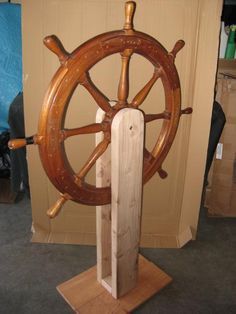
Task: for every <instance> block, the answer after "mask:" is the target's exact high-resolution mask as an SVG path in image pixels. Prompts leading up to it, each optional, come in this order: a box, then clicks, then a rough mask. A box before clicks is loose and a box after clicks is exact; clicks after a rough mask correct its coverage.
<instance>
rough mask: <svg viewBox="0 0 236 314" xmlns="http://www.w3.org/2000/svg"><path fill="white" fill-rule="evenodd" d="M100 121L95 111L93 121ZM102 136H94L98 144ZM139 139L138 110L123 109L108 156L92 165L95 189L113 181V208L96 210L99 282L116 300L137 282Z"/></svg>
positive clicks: (141, 126)
mask: <svg viewBox="0 0 236 314" xmlns="http://www.w3.org/2000/svg"><path fill="white" fill-rule="evenodd" d="M102 117H103V114H102V111H101V110H98V113H97V118H96V122H100V121H101V120H102ZM101 136H102V135H101V134H99V133H98V134H97V137H96V139H97V144H98V143H99V142H100V141H101V140H102V138H101ZM143 137H144V119H143V114H142V113H141V111H139V110H135V109H129V108H125V109H122V110H121V111H119V112H118V113H117V115H116V116H115V117H114V120H113V122H112V130H111V143H112V144H111V156H110V152H106V153H105V154H104V155H103V156H102V157H101V158H100V159H99V161H98V162H97V166H96V176H97V186H98V187H101V186H106V185H108V184H109V183H110V182H111V190H112V204H111V206H110V205H105V206H97V278H98V281H99V282H100V283H101V284H102V285H103V286H104V287H105V288H106V289H107V290H108V291H109V292H111V293H112V296H113V297H114V298H118V297H120V296H122V295H124V294H125V293H127V292H128V291H130V290H131V289H132V288H134V287H135V285H136V283H137V269H138V248H139V239H140V220H141V203H142V168H143V167H142V166H143ZM110 160H112V166H111V167H110Z"/></svg>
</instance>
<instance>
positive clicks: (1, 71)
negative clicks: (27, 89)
mask: <svg viewBox="0 0 236 314" xmlns="http://www.w3.org/2000/svg"><path fill="white" fill-rule="evenodd" d="M20 91H22V49H21V6H20V5H19V4H12V3H0V133H1V132H2V131H4V130H7V129H8V128H9V126H8V123H7V120H8V111H9V107H10V104H11V102H12V101H13V99H14V98H15V97H16V95H17V94H18V93H19V92H20Z"/></svg>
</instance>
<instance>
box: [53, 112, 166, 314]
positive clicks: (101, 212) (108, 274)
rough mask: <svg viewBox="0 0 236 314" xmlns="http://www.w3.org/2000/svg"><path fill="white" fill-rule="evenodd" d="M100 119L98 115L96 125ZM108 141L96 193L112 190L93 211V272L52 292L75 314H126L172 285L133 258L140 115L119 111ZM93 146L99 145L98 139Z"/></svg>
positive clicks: (138, 221)
mask: <svg viewBox="0 0 236 314" xmlns="http://www.w3.org/2000/svg"><path fill="white" fill-rule="evenodd" d="M102 119H103V112H102V111H101V110H99V111H98V113H97V119H96V120H97V122H100V121H101V120H102ZM111 137H112V140H111V143H112V144H111V152H109V151H108V150H107V151H106V153H105V154H104V155H103V156H102V157H101V158H100V159H99V161H98V162H97V166H96V177H97V187H102V186H107V185H108V184H109V183H110V182H111V187H112V203H111V205H106V206H97V267H92V268H91V269H89V270H88V271H86V272H84V273H82V274H80V275H78V276H76V277H74V278H72V279H71V280H69V281H68V282H65V283H63V284H61V285H59V286H58V287H57V289H58V290H59V292H60V293H61V294H62V296H63V297H64V298H65V299H66V301H67V302H68V303H69V304H70V305H71V307H72V308H73V309H74V310H75V311H76V312H77V313H90V314H92V313H128V312H130V311H132V310H134V309H135V308H137V307H138V306H139V305H140V304H142V303H143V302H145V301H146V300H147V299H148V298H150V297H151V296H152V295H154V294H155V293H157V292H158V291H159V290H160V289H162V288H163V287H165V286H166V285H167V284H169V283H170V282H171V278H170V277H169V276H168V275H167V274H165V273H164V272H163V271H162V270H160V269H159V268H158V267H156V266H155V265H154V264H152V263H150V262H149V261H147V260H146V259H145V258H144V257H142V256H140V255H138V249H139V241H140V225H141V207H142V167H143V141H144V121H143V115H142V113H141V111H139V110H136V109H129V108H125V109H122V110H121V111H119V112H118V113H117V114H116V116H115V117H114V120H113V122H112V131H111ZM96 140H97V143H98V142H100V141H101V140H102V138H101V135H100V134H98V135H97V139H96ZM96 274H97V275H96Z"/></svg>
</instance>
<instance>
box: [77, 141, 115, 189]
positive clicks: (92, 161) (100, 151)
mask: <svg viewBox="0 0 236 314" xmlns="http://www.w3.org/2000/svg"><path fill="white" fill-rule="evenodd" d="M109 143H110V141H109V140H107V139H104V140H103V141H101V142H100V143H99V144H98V145H97V146H96V148H95V149H94V151H93V152H92V154H91V155H90V157H89V159H88V160H87V162H86V164H85V165H84V166H83V168H82V169H81V170H80V172H79V173H78V174H77V175H76V178H77V180H76V181H78V183H80V182H81V180H83V179H84V177H85V176H86V175H87V173H88V172H89V170H90V169H91V168H92V167H93V165H94V164H95V162H96V160H97V159H98V158H99V157H100V156H101V155H102V154H103V153H104V152H105V150H106V149H107V147H108V145H109Z"/></svg>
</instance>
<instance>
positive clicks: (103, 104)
mask: <svg viewBox="0 0 236 314" xmlns="http://www.w3.org/2000/svg"><path fill="white" fill-rule="evenodd" d="M79 83H80V84H81V85H83V86H84V87H85V88H86V89H87V91H88V92H89V93H90V94H91V96H92V97H93V98H94V100H95V101H96V103H97V104H98V106H99V107H100V108H101V109H102V110H103V111H105V112H108V111H110V110H111V106H110V104H109V99H108V98H107V97H106V96H105V95H104V94H103V93H102V92H101V91H100V90H99V89H98V88H97V87H96V86H95V85H94V83H93V81H92V80H91V78H90V75H89V73H88V72H85V73H84V74H83V75H82V76H81V77H80V81H79Z"/></svg>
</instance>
